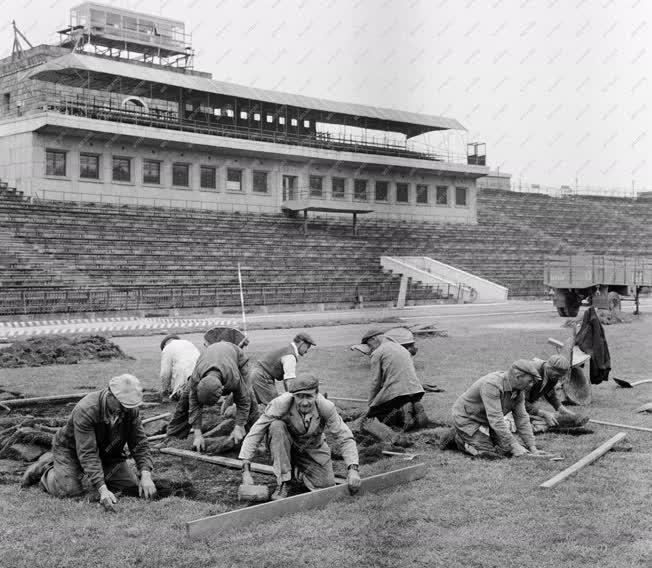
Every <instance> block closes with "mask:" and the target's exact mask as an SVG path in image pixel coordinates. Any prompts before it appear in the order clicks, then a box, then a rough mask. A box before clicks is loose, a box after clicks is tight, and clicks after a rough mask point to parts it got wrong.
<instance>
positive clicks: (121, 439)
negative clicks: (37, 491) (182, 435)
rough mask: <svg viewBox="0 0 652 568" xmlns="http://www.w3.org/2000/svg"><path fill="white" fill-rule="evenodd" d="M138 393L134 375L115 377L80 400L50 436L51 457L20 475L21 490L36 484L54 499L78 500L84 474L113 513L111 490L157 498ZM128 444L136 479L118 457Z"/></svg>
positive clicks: (138, 383)
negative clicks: (133, 462)
mask: <svg viewBox="0 0 652 568" xmlns="http://www.w3.org/2000/svg"><path fill="white" fill-rule="evenodd" d="M142 402H143V389H142V387H141V385H140V382H139V381H138V379H137V378H136V377H134V376H133V375H120V376H118V377H113V378H112V379H111V380H110V381H109V386H108V388H105V389H103V390H101V391H97V392H92V393H90V394H87V395H86V396H85V397H84V398H82V399H81V400H80V401H79V402H78V403H77V405H76V406H75V408H74V409H73V411H72V414H71V415H70V418H68V422H67V423H66V424H65V426H62V427H61V428H60V429H59V430H58V432H57V433H56V434H55V436H54V441H53V443H52V452H48V453H46V454H43V455H42V456H41V458H40V459H39V460H38V461H37V462H36V463H34V464H32V465H31V466H30V467H29V469H28V470H27V471H26V472H25V474H24V476H23V479H22V485H23V487H26V486H28V485H33V484H34V483H37V482H38V481H39V479H40V482H41V487H42V488H43V489H44V490H45V491H47V492H48V493H50V494H52V495H56V496H57V497H67V496H75V495H79V494H81V493H82V492H83V487H82V483H81V480H82V478H83V477H84V475H86V476H87V477H88V479H89V481H90V483H91V484H92V485H93V486H94V487H95V489H96V490H97V491H98V493H99V495H100V503H101V504H102V505H103V506H104V507H105V508H106V509H111V510H114V506H115V504H116V502H117V499H116V496H115V495H114V493H113V492H114V491H116V492H117V491H122V492H124V493H129V494H139V495H141V496H142V497H146V498H149V497H153V496H154V495H156V486H155V485H154V483H153V481H152V475H151V471H152V465H153V464H152V458H151V456H150V449H149V443H148V441H147V436H146V434H145V430H144V429H143V425H142V423H141V420H140V413H139V411H138V407H139V406H140V405H141V404H142ZM125 444H127V445H128V447H129V451H130V452H131V455H132V456H133V457H134V460H135V461H136V467H137V468H138V472H139V479H138V478H137V477H136V475H135V474H134V473H133V472H132V471H131V469H130V468H129V466H128V465H127V463H126V461H125V459H126V457H125V456H124V455H123V448H124V445H125Z"/></svg>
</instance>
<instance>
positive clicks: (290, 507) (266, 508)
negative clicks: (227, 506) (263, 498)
mask: <svg viewBox="0 0 652 568" xmlns="http://www.w3.org/2000/svg"><path fill="white" fill-rule="evenodd" d="M425 474H426V465H425V464H423V463H420V464H417V465H413V466H410V467H405V468H402V469H397V470H395V471H389V472H386V473H381V474H379V475H372V476H371V477H367V478H365V479H363V480H362V484H361V486H360V491H359V493H358V494H359V495H364V494H367V493H373V492H375V491H380V490H382V489H386V488H387V487H393V486H395V485H398V484H400V483H407V482H408V481H414V480H415V479H420V478H422V477H423V476H424V475H425ZM345 498H349V499H354V498H355V496H351V494H350V493H349V488H348V486H346V485H336V486H335V487H327V488H326V489H317V490H316V491H311V492H310V493H303V494H301V495H295V496H293V497H288V498H287V499H281V500H279V501H271V502H269V503H262V504H260V505H254V506H252V507H246V508H244V509H236V510H235V511H229V512H228V513H222V514H221V515H214V516H212V517H205V518H203V519H197V520H196V521H190V522H188V523H186V531H187V534H188V536H189V537H190V538H198V537H202V536H218V535H221V534H222V533H223V531H225V530H228V529H240V528H244V527H251V526H254V525H256V524H258V523H262V522H265V521H270V520H273V519H277V518H278V517H280V516H282V515H289V514H292V513H298V512H302V511H307V510H309V509H314V508H317V507H323V506H324V505H326V504H327V503H329V502H331V501H334V500H337V499H345Z"/></svg>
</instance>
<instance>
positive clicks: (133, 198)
mask: <svg viewBox="0 0 652 568" xmlns="http://www.w3.org/2000/svg"><path fill="white" fill-rule="evenodd" d="M219 195H220V200H219V201H204V200H201V199H178V198H171V197H170V198H168V197H146V196H139V195H119V194H108V193H99V194H98V193H85V192H77V191H65V190H59V189H33V190H31V191H29V192H28V193H27V198H28V199H29V200H30V201H32V202H34V203H38V202H45V203H47V202H74V203H78V204H80V205H81V204H83V203H88V204H89V205H103V206H104V205H115V206H116V207H122V206H129V207H135V208H136V209H140V208H145V209H154V208H164V209H168V210H170V211H171V210H188V211H192V210H200V211H208V212H215V213H230V214H241V215H242V214H244V215H281V211H280V208H279V207H278V206H277V205H264V204H254V203H250V202H248V201H247V200H246V199H242V200H240V201H231V200H228V199H223V198H224V197H225V195H224V193H223V192H221V193H219ZM244 197H245V196H244V195H243V198H244ZM314 199H319V198H314ZM341 201H342V200H339V199H335V200H333V204H337V203H339V202H341ZM355 202H356V203H364V202H362V201H358V200H355ZM371 203H373V202H370V204H371ZM406 205H408V204H406ZM397 207H400V204H399V205H398V206H397ZM425 211H429V212H430V214H428V213H425V212H424V214H415V213H404V212H402V211H400V209H397V210H396V211H393V212H392V211H389V212H383V211H374V212H373V213H371V214H368V215H365V217H364V220H363V221H362V224H361V225H360V226H361V227H362V226H364V225H383V224H386V223H387V222H392V221H393V222H395V223H428V222H430V223H436V222H441V221H442V220H441V219H439V218H437V217H435V213H437V211H436V210H434V208H433V209H432V210H430V209H426V210H425ZM339 217H340V216H338V214H336V213H320V215H318V216H316V218H329V219H331V220H332V219H336V218H339ZM346 222H347V223H348V222H349V217H348V216H347V217H346ZM455 223H456V224H475V223H474V222H473V220H472V219H467V218H465V217H464V218H460V219H459V220H458V219H457V218H456V219H455ZM297 227H299V225H297Z"/></svg>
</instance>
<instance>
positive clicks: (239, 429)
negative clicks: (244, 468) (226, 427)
mask: <svg viewBox="0 0 652 568" xmlns="http://www.w3.org/2000/svg"><path fill="white" fill-rule="evenodd" d="M245 434H246V432H245V429H244V426H240V425H238V424H236V426H235V428H234V429H233V432H231V439H232V440H233V443H234V444H235V445H236V446H237V445H238V444H240V442H242V440H243V439H244V437H245Z"/></svg>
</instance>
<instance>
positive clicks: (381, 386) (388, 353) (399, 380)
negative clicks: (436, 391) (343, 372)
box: [369, 339, 425, 407]
mask: <svg viewBox="0 0 652 568" xmlns="http://www.w3.org/2000/svg"><path fill="white" fill-rule="evenodd" d="M423 392H425V391H424V390H423V387H422V386H421V382H420V381H419V379H418V377H417V373H416V371H415V370H414V363H413V361H412V357H411V355H410V353H409V352H408V351H407V349H405V348H404V347H403V346H402V345H400V344H398V343H396V342H395V341H392V340H390V339H386V340H385V341H383V342H382V343H381V344H380V345H379V346H378V347H377V348H376V349H375V350H374V352H373V353H372V354H371V391H370V393H369V406H370V407H372V406H379V405H381V404H385V403H386V402H390V401H391V400H394V399H395V398H396V397H399V396H408V395H414V394H419V393H423Z"/></svg>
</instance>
